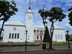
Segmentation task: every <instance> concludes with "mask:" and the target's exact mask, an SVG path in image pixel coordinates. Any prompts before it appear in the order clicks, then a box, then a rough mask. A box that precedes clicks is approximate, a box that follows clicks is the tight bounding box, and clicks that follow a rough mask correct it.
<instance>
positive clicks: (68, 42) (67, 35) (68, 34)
mask: <svg viewBox="0 0 72 54" xmlns="http://www.w3.org/2000/svg"><path fill="white" fill-rule="evenodd" d="M66 32H67V41H68V48H69V49H70V43H69V34H68V33H69V31H68V30H67V31H66Z"/></svg>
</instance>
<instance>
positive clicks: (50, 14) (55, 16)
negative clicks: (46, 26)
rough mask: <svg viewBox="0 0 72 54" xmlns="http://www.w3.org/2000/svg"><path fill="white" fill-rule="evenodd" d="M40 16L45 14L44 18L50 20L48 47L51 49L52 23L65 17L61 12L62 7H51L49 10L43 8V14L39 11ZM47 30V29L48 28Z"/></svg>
mask: <svg viewBox="0 0 72 54" xmlns="http://www.w3.org/2000/svg"><path fill="white" fill-rule="evenodd" d="M40 15H41V16H43V15H44V16H46V18H44V19H45V20H46V19H48V20H49V21H50V22H51V27H50V33H49V36H50V41H49V49H52V37H53V33H54V23H55V22H56V21H59V22H60V21H62V19H64V18H65V14H64V13H63V11H62V9H61V8H59V7H52V8H51V9H50V10H45V14H43V13H41V12H40ZM48 31H49V30H48Z"/></svg>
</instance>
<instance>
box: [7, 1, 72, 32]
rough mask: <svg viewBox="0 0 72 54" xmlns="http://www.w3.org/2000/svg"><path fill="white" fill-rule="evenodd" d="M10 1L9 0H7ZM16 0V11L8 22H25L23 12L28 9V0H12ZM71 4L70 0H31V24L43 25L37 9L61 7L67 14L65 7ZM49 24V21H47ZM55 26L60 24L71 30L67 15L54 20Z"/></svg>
mask: <svg viewBox="0 0 72 54" xmlns="http://www.w3.org/2000/svg"><path fill="white" fill-rule="evenodd" d="M9 1H11V0H9ZM14 1H15V2H16V5H17V8H18V12H17V13H16V15H14V16H12V17H11V18H10V19H9V20H8V22H11V21H21V22H22V23H25V12H26V11H27V10H28V7H29V0H14ZM71 6H72V0H31V9H32V11H33V12H34V18H33V22H34V23H33V24H34V25H35V24H36V25H43V23H42V19H41V17H40V15H39V13H38V10H39V9H42V8H44V9H46V10H49V9H50V8H52V7H61V8H62V9H63V12H64V13H65V14H66V15H67V14H68V11H67V9H68V8H70V7H71ZM48 25H50V22H49V23H48ZM55 25H56V26H60V27H63V28H65V30H67V29H68V30H69V31H70V33H71V32H72V26H70V25H69V20H68V17H66V18H65V19H63V21H62V22H56V23H55Z"/></svg>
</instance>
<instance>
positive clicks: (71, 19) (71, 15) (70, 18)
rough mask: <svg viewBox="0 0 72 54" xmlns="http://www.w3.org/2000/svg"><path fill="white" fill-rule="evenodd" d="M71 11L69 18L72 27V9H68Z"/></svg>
mask: <svg viewBox="0 0 72 54" xmlns="http://www.w3.org/2000/svg"><path fill="white" fill-rule="evenodd" d="M68 11H69V14H68V17H69V21H70V22H69V24H70V25H71V26H72V7H71V8H69V9H68Z"/></svg>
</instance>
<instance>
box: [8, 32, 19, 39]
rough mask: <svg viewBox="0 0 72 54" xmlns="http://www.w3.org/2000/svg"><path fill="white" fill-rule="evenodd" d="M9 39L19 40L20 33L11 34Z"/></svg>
mask: <svg viewBox="0 0 72 54" xmlns="http://www.w3.org/2000/svg"><path fill="white" fill-rule="evenodd" d="M9 39H19V33H9Z"/></svg>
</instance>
